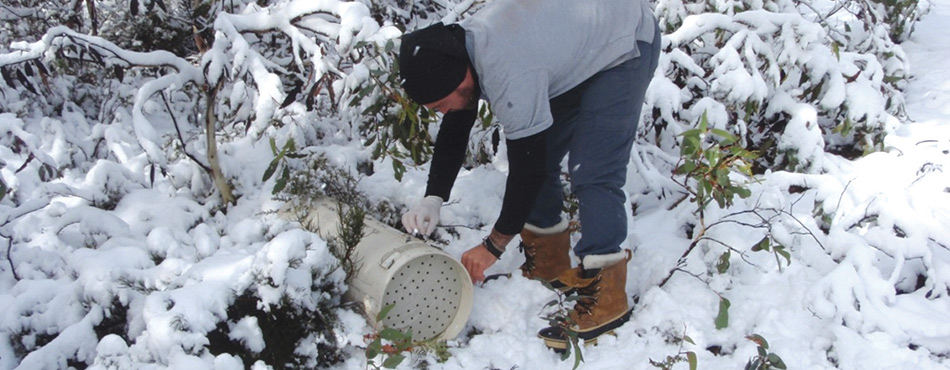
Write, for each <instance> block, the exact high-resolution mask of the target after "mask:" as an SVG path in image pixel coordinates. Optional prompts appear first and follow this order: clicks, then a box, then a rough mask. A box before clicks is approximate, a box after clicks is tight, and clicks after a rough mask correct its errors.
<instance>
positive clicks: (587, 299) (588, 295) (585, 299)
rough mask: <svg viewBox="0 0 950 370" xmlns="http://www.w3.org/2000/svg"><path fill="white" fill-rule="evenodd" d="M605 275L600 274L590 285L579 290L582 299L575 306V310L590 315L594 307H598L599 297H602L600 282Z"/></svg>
mask: <svg viewBox="0 0 950 370" xmlns="http://www.w3.org/2000/svg"><path fill="white" fill-rule="evenodd" d="M601 277H603V275H600V274H598V275H597V277H596V278H594V280H593V281H591V283H590V284H588V285H587V286H585V287H581V288H578V289H577V294H578V295H579V296H580V297H581V298H580V299H578V300H577V303H576V304H575V305H574V310H575V311H577V313H579V314H584V315H590V314H591V312H592V310H593V309H594V306H596V305H597V297H598V296H600V280H601Z"/></svg>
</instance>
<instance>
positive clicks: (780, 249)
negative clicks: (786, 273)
mask: <svg viewBox="0 0 950 370" xmlns="http://www.w3.org/2000/svg"><path fill="white" fill-rule="evenodd" d="M774 249H775V253H778V254H779V255H781V256H782V257H785V262H786V263H785V265H786V266H791V265H792V255H791V254H790V253H788V251H787V250H785V247H783V246H776V247H775V248H774Z"/></svg>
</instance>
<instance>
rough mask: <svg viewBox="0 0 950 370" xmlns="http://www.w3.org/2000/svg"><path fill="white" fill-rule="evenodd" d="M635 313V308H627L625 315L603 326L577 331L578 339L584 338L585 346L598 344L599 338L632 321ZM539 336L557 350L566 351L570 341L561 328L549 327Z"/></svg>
mask: <svg viewBox="0 0 950 370" xmlns="http://www.w3.org/2000/svg"><path fill="white" fill-rule="evenodd" d="M631 314H633V309H629V310H627V312H625V313H624V314H623V315H620V316H619V317H617V318H616V319H613V320H611V321H609V322H607V323H605V324H603V325H601V326H598V327H594V328H591V329H588V330H586V331H579V332H577V339H579V340H580V339H583V340H584V346H588V345H597V338H599V337H600V336H601V335H604V334H610V335H615V333H614V329H616V328H619V327H621V326H623V324H626V323H627V322H628V321H630V316H631ZM538 337H539V338H541V339H544V345H545V346H547V347H548V348H551V349H553V350H555V351H565V350H567V348H568V346H569V345H570V342H569V341H568V338H567V336H566V335H565V334H564V332H563V331H562V330H561V329H560V328H554V327H547V328H545V329H542V330H541V331H540V332H538Z"/></svg>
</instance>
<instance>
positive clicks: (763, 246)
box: [752, 236, 769, 252]
mask: <svg viewBox="0 0 950 370" xmlns="http://www.w3.org/2000/svg"><path fill="white" fill-rule="evenodd" d="M767 250H769V237H768V236H766V237H764V238H762V240H759V242H758V243H755V245H753V246H752V251H753V252H758V251H767Z"/></svg>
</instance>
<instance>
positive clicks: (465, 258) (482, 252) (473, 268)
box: [462, 229, 515, 283]
mask: <svg viewBox="0 0 950 370" xmlns="http://www.w3.org/2000/svg"><path fill="white" fill-rule="evenodd" d="M514 237H515V236H514V235H505V234H502V233H500V232H498V231H497V230H495V229H492V231H491V234H488V238H489V239H491V242H492V244H494V245H495V248H497V249H499V250H500V251H502V252H504V251H505V246H507V245H508V242H510V241H511V239H512V238H514ZM495 261H498V257H495V255H494V254H492V253H491V252H489V251H488V248H487V247H485V242H482V243H479V244H478V245H476V246H475V247H474V248H472V249H469V250H468V251H466V252H465V253H462V266H465V269H466V270H468V275H469V276H471V277H472V282H473V283H480V282H482V281H483V280H485V270H487V269H488V268H489V267H491V265H494V264H495Z"/></svg>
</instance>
